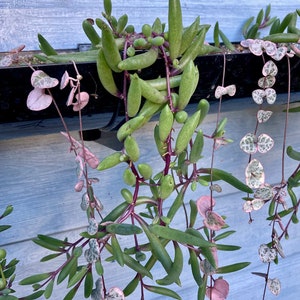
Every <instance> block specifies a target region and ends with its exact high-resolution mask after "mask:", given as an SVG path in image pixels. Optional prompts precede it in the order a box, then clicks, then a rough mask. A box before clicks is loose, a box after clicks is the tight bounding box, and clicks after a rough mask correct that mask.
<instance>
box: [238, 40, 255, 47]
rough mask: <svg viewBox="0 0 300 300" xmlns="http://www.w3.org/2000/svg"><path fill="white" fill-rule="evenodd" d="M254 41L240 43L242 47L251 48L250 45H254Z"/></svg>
mask: <svg viewBox="0 0 300 300" xmlns="http://www.w3.org/2000/svg"><path fill="white" fill-rule="evenodd" d="M253 41H254V40H253V39H246V40H243V41H241V42H240V44H241V46H243V47H245V48H249V46H250V44H251V43H253Z"/></svg>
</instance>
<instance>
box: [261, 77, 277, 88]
mask: <svg viewBox="0 0 300 300" xmlns="http://www.w3.org/2000/svg"><path fill="white" fill-rule="evenodd" d="M275 82H276V78H275V77H274V76H272V75H267V76H264V77H261V78H259V80H258V86H259V87H261V88H262V89H266V88H270V87H272V86H273V85H274V84H275Z"/></svg>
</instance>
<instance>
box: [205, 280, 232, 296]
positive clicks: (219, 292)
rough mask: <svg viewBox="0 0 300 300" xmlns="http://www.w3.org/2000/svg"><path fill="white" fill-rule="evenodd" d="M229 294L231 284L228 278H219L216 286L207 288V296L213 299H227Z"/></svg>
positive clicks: (215, 283)
mask: <svg viewBox="0 0 300 300" xmlns="http://www.w3.org/2000/svg"><path fill="white" fill-rule="evenodd" d="M228 294H229V284H228V282H227V281H226V280H224V279H222V278H218V279H216V280H215V282H214V286H213V287H212V288H211V287H208V288H207V289H206V296H207V297H208V298H209V299H211V300H225V299H226V298H227V296H228Z"/></svg>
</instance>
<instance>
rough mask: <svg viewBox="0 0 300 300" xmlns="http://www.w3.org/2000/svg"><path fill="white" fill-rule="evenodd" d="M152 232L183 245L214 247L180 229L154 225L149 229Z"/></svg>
mask: <svg viewBox="0 0 300 300" xmlns="http://www.w3.org/2000/svg"><path fill="white" fill-rule="evenodd" d="M149 229H150V231H151V232H153V233H154V234H155V235H157V236H159V237H162V238H164V239H169V240H173V241H177V242H178V243H181V244H187V245H193V246H197V247H213V246H215V245H214V244H212V243H210V242H207V241H206V240H204V239H199V237H196V236H193V235H191V234H189V233H186V232H183V231H181V230H178V229H173V228H170V227H165V226H160V225H152V226H150V227H149Z"/></svg>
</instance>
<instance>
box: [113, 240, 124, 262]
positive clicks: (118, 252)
mask: <svg viewBox="0 0 300 300" xmlns="http://www.w3.org/2000/svg"><path fill="white" fill-rule="evenodd" d="M111 248H112V251H113V256H114V259H115V260H116V261H117V262H118V264H119V265H120V266H121V267H123V266H124V255H123V251H122V249H121V246H120V244H119V242H118V240H117V238H116V236H115V235H114V234H113V235H112V237H111Z"/></svg>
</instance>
